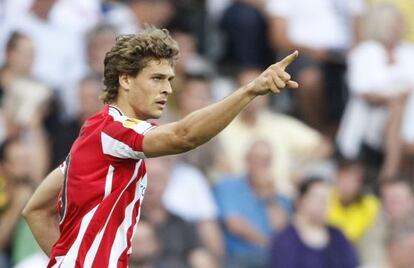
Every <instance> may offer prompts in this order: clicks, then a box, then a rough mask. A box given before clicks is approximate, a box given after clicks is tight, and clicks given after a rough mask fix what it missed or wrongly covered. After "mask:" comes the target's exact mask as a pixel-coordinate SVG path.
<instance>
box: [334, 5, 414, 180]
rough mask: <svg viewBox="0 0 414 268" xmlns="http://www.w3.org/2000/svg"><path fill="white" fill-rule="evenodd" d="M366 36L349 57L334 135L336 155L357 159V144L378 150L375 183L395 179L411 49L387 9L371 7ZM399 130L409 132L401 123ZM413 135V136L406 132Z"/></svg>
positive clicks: (411, 82) (412, 73)
mask: <svg viewBox="0 0 414 268" xmlns="http://www.w3.org/2000/svg"><path fill="white" fill-rule="evenodd" d="M366 28H367V29H366V31H367V37H368V38H369V40H367V41H364V42H363V43H361V44H360V45H358V46H357V47H355V48H354V49H353V50H352V51H351V53H350V55H349V84H350V89H351V92H352V96H351V98H350V101H349V103H348V104H347V107H346V111H345V114H344V117H343V119H342V121H341V126H340V129H339V132H338V136H337V142H338V146H339V149H340V151H341V153H342V154H343V155H344V156H345V157H347V158H353V159H355V158H357V157H358V156H359V153H360V149H361V145H362V144H363V143H365V144H367V145H369V146H370V147H371V148H374V149H377V150H383V152H384V161H383V164H382V166H381V169H380V175H379V178H380V179H387V178H392V177H395V176H397V175H398V172H399V169H400V164H401V150H402V139H401V124H402V122H401V121H402V118H403V114H404V109H405V103H406V99H407V96H408V94H410V92H411V91H412V89H413V88H414V79H413V77H414V46H412V45H409V44H405V43H402V42H401V35H402V28H403V24H402V20H401V16H400V15H399V13H398V11H397V10H396V9H395V8H393V7H392V6H390V5H381V6H376V7H374V8H373V9H372V10H371V12H370V14H369V16H368V18H367V23H366ZM407 124H408V125H407V126H402V127H403V128H404V129H407V130H408V129H411V126H410V125H411V124H412V123H411V122H410V123H409V122H407ZM412 135H414V134H412Z"/></svg>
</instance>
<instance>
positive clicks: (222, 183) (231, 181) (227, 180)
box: [214, 175, 244, 189]
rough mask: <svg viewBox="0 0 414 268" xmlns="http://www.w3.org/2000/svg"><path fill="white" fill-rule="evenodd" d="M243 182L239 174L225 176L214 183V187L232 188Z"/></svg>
mask: <svg viewBox="0 0 414 268" xmlns="http://www.w3.org/2000/svg"><path fill="white" fill-rule="evenodd" d="M243 184H244V183H243V177H241V176H235V175H232V176H226V177H223V178H221V179H220V180H219V181H218V182H216V184H215V185H214V188H216V189H227V188H231V189H234V187H240V186H242V185H243Z"/></svg>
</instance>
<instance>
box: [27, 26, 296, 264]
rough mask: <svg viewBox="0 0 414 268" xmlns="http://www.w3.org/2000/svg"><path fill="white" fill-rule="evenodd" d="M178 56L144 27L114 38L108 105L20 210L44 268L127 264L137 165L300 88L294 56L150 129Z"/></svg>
mask: <svg viewBox="0 0 414 268" xmlns="http://www.w3.org/2000/svg"><path fill="white" fill-rule="evenodd" d="M178 53H179V49H178V46H177V43H176V42H175V41H174V40H173V39H172V38H171V36H170V35H169V33H168V32H167V31H166V30H160V29H156V28H148V29H145V30H144V31H142V32H140V33H138V34H135V35H125V36H121V37H119V38H118V39H117V41H116V44H115V45H114V47H113V48H112V49H111V50H110V51H109V52H108V53H107V54H106V57H105V61H104V65H105V72H104V85H105V89H104V92H103V96H102V98H103V101H104V103H105V104H106V105H105V106H104V108H103V110H102V111H101V112H99V113H97V114H96V115H94V116H92V117H90V118H89V119H87V120H86V121H85V123H84V125H83V127H82V129H81V131H80V134H79V137H78V139H77V140H76V141H75V142H74V144H73V146H72V148H71V150H70V153H69V155H68V157H67V159H66V161H65V162H64V163H63V164H62V165H61V166H60V167H59V168H56V169H55V170H54V171H52V172H51V173H50V174H49V175H48V176H47V177H46V179H45V180H44V181H43V182H42V184H41V185H40V186H39V188H38V189H37V190H36V192H35V193H34V194H33V196H32V198H31V199H30V201H29V202H28V204H27V206H26V207H25V209H24V211H23V215H24V216H25V218H26V220H27V222H28V224H29V226H30V228H31V230H32V232H33V234H34V236H35V238H36V239H37V241H38V243H39V245H40V247H41V248H42V249H43V250H44V251H45V252H46V254H48V255H49V256H50V263H49V265H48V267H49V268H51V267H62V268H63V267H71V268H72V267H99V268H101V267H127V265H128V255H129V253H130V251H131V239H132V237H133V234H134V232H135V228H136V226H137V222H138V219H139V215H140V206H141V203H142V200H143V198H144V193H145V188H146V187H147V176H146V171H145V163H144V158H145V157H157V156H163V155H170V154H178V153H183V152H186V151H189V150H192V149H194V148H196V147H197V146H199V145H201V144H203V143H205V142H207V141H208V140H210V139H211V138H212V137H214V136H215V135H217V134H218V133H219V132H220V131H221V130H222V129H223V128H225V127H226V126H227V125H228V124H229V123H230V122H231V121H232V119H233V118H234V117H235V116H236V115H237V114H238V113H239V112H240V111H241V110H242V109H243V108H244V107H245V106H246V105H247V104H248V103H249V102H250V101H252V100H253V99H254V98H255V97H256V96H259V95H264V94H268V93H269V92H274V93H277V92H279V91H280V90H281V89H283V88H285V87H290V88H297V87H298V84H297V83H296V82H295V81H292V80H291V77H290V75H289V74H288V73H286V72H285V68H286V67H287V65H289V64H290V63H291V62H292V61H293V60H294V59H295V58H296V57H297V55H298V53H297V52H294V53H292V54H291V55H289V56H287V57H286V58H284V59H283V60H282V61H280V62H278V63H276V64H274V65H272V66H270V67H269V68H268V69H267V70H265V71H264V72H263V73H262V74H261V75H260V76H259V77H257V78H256V79H255V80H253V81H252V82H250V83H249V84H247V85H245V86H243V87H241V88H239V89H238V90H236V91H235V92H234V93H233V94H231V95H229V96H228V97H227V98H225V99H223V100H221V101H219V102H217V103H215V104H212V105H210V106H208V107H205V108H203V109H200V110H198V111H195V112H193V113H191V114H189V115H188V116H186V117H184V118H183V119H181V120H179V121H177V122H173V123H170V124H166V125H162V126H159V127H156V126H155V125H154V124H151V123H148V122H146V120H148V119H151V118H159V117H160V116H161V113H162V111H163V109H164V108H165V106H166V103H167V98H168V96H169V95H170V94H171V93H172V88H171V80H172V79H173V78H174V60H175V59H176V57H177V56H178ZM269 123H271V122H269ZM62 185H63V186H62ZM56 200H58V205H57V208H56V204H55V203H56ZM189 202H190V200H189Z"/></svg>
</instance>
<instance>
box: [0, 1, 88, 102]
mask: <svg viewBox="0 0 414 268" xmlns="http://www.w3.org/2000/svg"><path fill="white" fill-rule="evenodd" d="M55 3H56V0H47V1H45V0H33V1H31V3H30V6H29V8H28V11H27V13H26V14H22V15H21V16H19V17H18V18H13V19H11V21H9V22H8V23H7V28H6V29H5V30H4V31H2V32H1V33H0V47H2V46H3V44H4V43H3V42H4V40H7V39H8V38H9V36H10V34H11V33H12V32H13V31H19V32H22V33H24V34H25V35H27V36H29V37H30V38H31V40H32V41H33V44H34V48H35V58H34V63H33V69H32V73H33V76H34V78H35V79H37V80H39V81H40V82H42V83H45V84H46V85H47V86H48V87H49V88H52V89H53V90H56V92H58V94H59V97H60V98H61V101H62V103H64V104H65V106H68V107H70V106H71V105H72V104H73V102H75V99H74V98H73V95H71V94H73V92H70V91H68V90H65V89H66V88H65V86H66V85H67V84H71V83H72V81H73V80H74V79H77V78H78V77H79V76H80V75H81V74H80V71H81V70H83V69H84V68H83V66H84V51H83V47H82V42H83V39H82V37H80V36H79V35H76V34H73V33H72V32H70V31H68V30H67V29H66V28H63V27H61V26H59V25H56V24H54V23H53V22H52V21H51V18H50V14H51V12H52V8H53V7H54V5H55Z"/></svg>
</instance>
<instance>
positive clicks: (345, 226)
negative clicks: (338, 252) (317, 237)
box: [328, 191, 380, 242]
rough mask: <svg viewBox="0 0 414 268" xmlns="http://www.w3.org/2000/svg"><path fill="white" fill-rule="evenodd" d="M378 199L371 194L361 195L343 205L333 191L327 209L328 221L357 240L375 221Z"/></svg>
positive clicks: (352, 239) (351, 238) (348, 236)
mask: <svg viewBox="0 0 414 268" xmlns="http://www.w3.org/2000/svg"><path fill="white" fill-rule="evenodd" d="M379 207H380V204H379V201H378V199H377V198H376V197H375V196H373V195H363V196H362V197H361V198H359V199H358V200H357V201H355V202H354V203H352V204H350V205H348V206H344V205H342V203H341V202H340V200H339V196H338V193H337V192H335V191H334V192H333V193H332V195H331V200H330V204H329V210H328V223H329V224H331V225H333V226H335V227H337V228H339V229H340V230H342V232H344V234H345V236H346V237H347V238H348V239H350V240H351V241H353V242H357V241H358V240H359V239H360V238H362V237H363V235H364V234H365V233H366V232H367V231H368V229H369V228H370V227H371V226H372V224H373V223H374V222H375V220H376V218H377V217H378V213H379Z"/></svg>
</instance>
